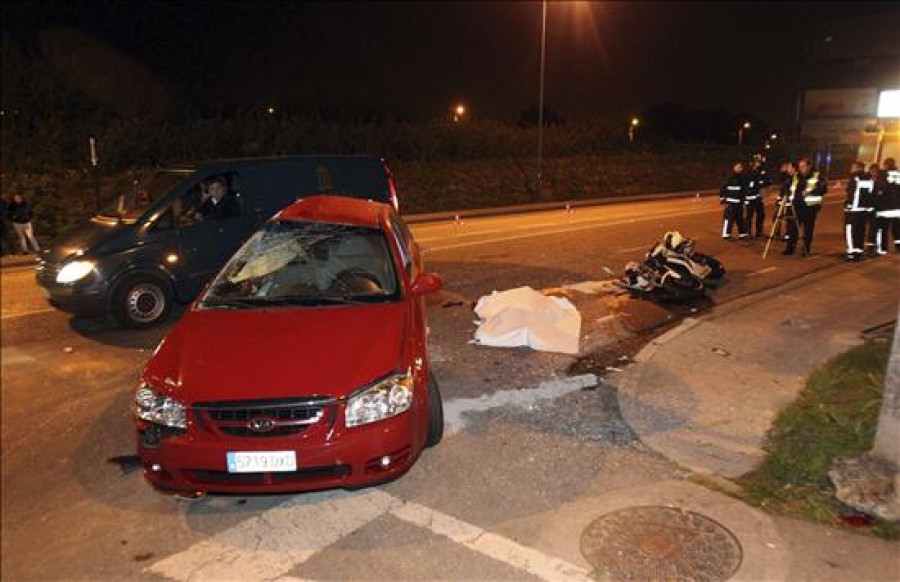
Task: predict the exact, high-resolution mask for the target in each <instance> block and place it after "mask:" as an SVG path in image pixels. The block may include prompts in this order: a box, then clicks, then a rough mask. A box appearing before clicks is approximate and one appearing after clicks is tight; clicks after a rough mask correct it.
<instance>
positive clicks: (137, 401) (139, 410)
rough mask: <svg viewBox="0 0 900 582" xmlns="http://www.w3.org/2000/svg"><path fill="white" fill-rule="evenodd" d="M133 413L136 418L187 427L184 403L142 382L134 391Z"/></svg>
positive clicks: (165, 424) (176, 426) (175, 426)
mask: <svg viewBox="0 0 900 582" xmlns="http://www.w3.org/2000/svg"><path fill="white" fill-rule="evenodd" d="M134 413H135V415H136V416H137V417H138V418H140V419H142V420H146V421H147V422H152V423H154V424H161V425H163V426H171V427H174V428H185V429H186V428H187V415H186V414H185V406H184V404H182V403H181V402H178V401H177V400H175V399H174V398H170V397H168V396H163V395H161V394H157V393H156V392H154V391H153V389H152V388H150V386H148V385H147V384H145V383H143V382H142V383H141V385H140V386H139V387H138V389H137V392H135V393H134Z"/></svg>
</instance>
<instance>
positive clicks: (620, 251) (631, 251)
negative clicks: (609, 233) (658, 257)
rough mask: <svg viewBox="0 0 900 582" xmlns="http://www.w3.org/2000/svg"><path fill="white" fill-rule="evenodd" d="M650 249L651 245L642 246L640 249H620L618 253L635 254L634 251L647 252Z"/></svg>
mask: <svg viewBox="0 0 900 582" xmlns="http://www.w3.org/2000/svg"><path fill="white" fill-rule="evenodd" d="M649 248H650V245H641V246H639V247H630V248H627V249H619V250H618V251H616V252H617V253H633V252H634V251H645V250H647V249H649Z"/></svg>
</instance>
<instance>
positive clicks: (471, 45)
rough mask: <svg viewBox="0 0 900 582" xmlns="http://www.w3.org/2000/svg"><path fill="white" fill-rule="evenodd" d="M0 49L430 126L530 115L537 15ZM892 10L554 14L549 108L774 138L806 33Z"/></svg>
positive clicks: (405, 17)
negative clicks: (729, 123)
mask: <svg viewBox="0 0 900 582" xmlns="http://www.w3.org/2000/svg"><path fill="white" fill-rule="evenodd" d="M2 11H3V20H2V27H3V32H4V35H7V38H10V39H12V40H13V42H14V43H16V44H17V45H20V46H23V47H28V48H29V49H31V50H36V51H39V50H40V48H39V47H40V41H39V38H40V35H39V33H40V31H41V30H46V29H47V28H49V27H54V26H62V27H66V28H68V29H74V30H77V31H80V32H82V33H85V34H87V35H90V36H91V37H93V38H95V39H98V40H101V41H103V42H105V43H108V44H109V45H112V46H114V47H116V48H118V49H119V50H121V51H122V52H123V53H125V54H127V55H129V56H130V57H131V58H133V59H135V60H136V61H138V62H139V63H141V64H142V65H144V67H146V68H147V69H148V70H149V71H150V72H151V73H152V74H153V75H154V76H155V77H156V78H157V79H158V80H159V81H160V82H161V83H162V84H163V85H164V86H165V87H166V88H167V90H168V91H169V92H170V93H172V94H174V95H177V96H179V97H181V98H183V99H188V100H191V101H192V102H195V103H200V104H202V105H205V106H208V107H210V106H219V105H251V106H256V105H258V106H260V107H265V106H268V105H274V106H276V107H281V108H283V107H292V108H295V109H300V110H303V109H307V108H308V109H314V108H319V107H325V108H337V107H348V108H354V109H358V110H365V111H377V112H383V113H389V114H395V115H400V116H403V117H405V118H437V117H442V116H444V115H445V114H446V111H447V110H448V109H449V107H450V105H451V104H452V103H455V102H457V101H462V102H464V103H466V104H467V105H468V106H469V108H470V110H471V112H472V114H473V115H474V116H476V117H490V118H497V119H502V120H507V121H513V120H515V119H516V118H517V117H518V115H519V113H520V112H521V111H522V110H523V109H526V108H528V107H531V106H534V105H536V104H537V92H538V71H539V54H540V16H541V5H540V3H537V2H474V3H468V2H435V3H420V2H410V3H321V4H316V3H306V4H304V3H282V2H263V1H259V2H187V3H161V2H127V1H120V2H104V1H91V2H75V1H73V2H65V3H63V2H6V3H4V6H3V8H2ZM873 13H883V14H884V15H885V18H886V19H888V20H890V19H896V18H900V12H898V7H897V4H896V3H867V2H856V3H775V4H768V3H737V4H732V3H705V2H704V3H670V2H666V3H653V2H646V3H642V2H628V3H592V2H574V3H570V2H566V3H563V2H551V3H550V6H549V13H548V34H547V69H546V71H547V72H546V102H547V105H548V106H549V107H552V108H554V109H556V110H558V111H559V112H560V113H561V114H562V116H563V117H564V118H566V119H581V118H588V117H601V118H614V117H627V116H630V115H631V114H633V113H637V112H638V111H640V110H641V109H643V108H645V107H647V106H649V105H653V104H656V103H661V102H668V101H673V102H678V103H680V104H682V105H684V106H686V107H688V108H691V109H702V108H721V109H726V110H730V111H746V112H750V113H754V114H756V115H758V116H760V117H761V118H763V119H766V120H768V121H769V122H770V123H771V124H772V125H779V124H782V123H785V122H786V121H787V120H789V119H790V118H791V116H792V115H793V110H792V104H793V102H794V101H793V100H794V95H795V91H796V86H797V84H796V83H797V82H796V79H797V70H798V63H799V62H800V57H801V53H802V47H803V44H804V42H805V37H804V35H805V34H809V31H811V30H813V26H812V25H813V24H814V23H821V22H824V23H825V24H826V26H830V27H831V29H833V30H835V31H837V33H838V34H839V33H840V30H841V27H842V26H846V24H844V23H845V22H846V21H847V19H848V18H851V17H853V16H856V15H861V14H873Z"/></svg>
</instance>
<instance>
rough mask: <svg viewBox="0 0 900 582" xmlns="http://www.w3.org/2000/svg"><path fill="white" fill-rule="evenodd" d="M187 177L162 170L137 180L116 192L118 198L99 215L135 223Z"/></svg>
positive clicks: (182, 173)
mask: <svg viewBox="0 0 900 582" xmlns="http://www.w3.org/2000/svg"><path fill="white" fill-rule="evenodd" d="M185 176H187V173H185V172H175V171H165V170H162V171H158V172H155V173H153V174H152V175H151V176H150V177H149V178H147V179H145V180H135V181H134V182H132V184H131V185H130V186H127V187H126V188H124V189H123V190H122V191H119V192H116V196H115V197H114V198H113V199H112V200H110V202H109V204H107V205H106V206H105V207H104V208H103V209H102V210H101V211H100V212H99V213H98V216H101V217H103V218H114V219H117V220H121V221H122V222H126V223H134V222H136V221H137V220H138V219H139V218H140V217H141V215H142V214H144V212H145V211H146V210H147V209H148V208H150V207H151V206H152V205H153V204H154V203H155V202H156V201H158V200H159V199H160V198H162V197H163V196H165V194H166V193H167V192H168V191H169V190H171V189H172V187H173V186H175V184H177V183H178V182H179V181H181V180H182V179H183V178H184V177H185Z"/></svg>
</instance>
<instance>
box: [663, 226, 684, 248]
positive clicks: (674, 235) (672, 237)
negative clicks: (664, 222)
mask: <svg viewBox="0 0 900 582" xmlns="http://www.w3.org/2000/svg"><path fill="white" fill-rule="evenodd" d="M682 242H684V237H683V236H681V233H680V232H678V231H677V230H673V231H670V232H667V233H666V234H665V236H664V237H663V243H664V244H665V245H666V247H668V248H670V249H673V250H674V249H677V248H678V246H679V245H681V243H682Z"/></svg>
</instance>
